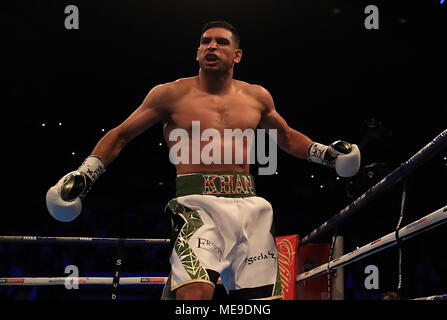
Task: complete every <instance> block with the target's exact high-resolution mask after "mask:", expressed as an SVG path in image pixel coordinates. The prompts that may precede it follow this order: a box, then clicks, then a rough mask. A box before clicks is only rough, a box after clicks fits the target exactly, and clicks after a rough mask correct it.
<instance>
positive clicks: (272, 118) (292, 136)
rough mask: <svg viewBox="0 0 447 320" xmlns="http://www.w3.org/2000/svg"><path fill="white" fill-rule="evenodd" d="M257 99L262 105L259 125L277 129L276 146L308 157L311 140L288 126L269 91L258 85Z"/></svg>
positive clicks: (297, 155)
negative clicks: (262, 109)
mask: <svg viewBox="0 0 447 320" xmlns="http://www.w3.org/2000/svg"><path fill="white" fill-rule="evenodd" d="M257 89H258V93H257V96H258V99H259V101H260V102H261V103H262V104H263V106H264V111H263V113H262V115H261V120H260V122H259V125H260V126H261V128H263V129H277V143H278V146H279V147H280V148H281V149H282V150H284V151H285V152H287V153H289V154H291V155H293V156H295V157H298V158H301V159H308V154H307V152H308V149H309V146H310V145H311V144H312V140H311V139H309V138H308V137H307V136H305V135H304V134H302V133H300V132H298V131H296V130H295V129H293V128H291V127H289V125H288V124H287V122H286V121H285V120H284V118H283V117H281V116H280V115H279V113H278V112H277V111H276V109H275V104H274V102H273V98H272V96H271V95H270V93H269V92H268V91H267V90H266V89H264V88H262V87H258V88H257Z"/></svg>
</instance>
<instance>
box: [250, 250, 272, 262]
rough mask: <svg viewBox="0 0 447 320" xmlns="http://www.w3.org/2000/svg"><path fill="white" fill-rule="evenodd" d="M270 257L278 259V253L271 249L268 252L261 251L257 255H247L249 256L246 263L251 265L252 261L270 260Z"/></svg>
mask: <svg viewBox="0 0 447 320" xmlns="http://www.w3.org/2000/svg"><path fill="white" fill-rule="evenodd" d="M269 259H273V260H276V255H275V253H274V252H273V251H271V250H269V251H268V253H263V252H261V253H260V254H259V255H257V256H252V257H247V258H245V263H247V264H248V265H251V264H252V263H255V262H257V261H261V260H269Z"/></svg>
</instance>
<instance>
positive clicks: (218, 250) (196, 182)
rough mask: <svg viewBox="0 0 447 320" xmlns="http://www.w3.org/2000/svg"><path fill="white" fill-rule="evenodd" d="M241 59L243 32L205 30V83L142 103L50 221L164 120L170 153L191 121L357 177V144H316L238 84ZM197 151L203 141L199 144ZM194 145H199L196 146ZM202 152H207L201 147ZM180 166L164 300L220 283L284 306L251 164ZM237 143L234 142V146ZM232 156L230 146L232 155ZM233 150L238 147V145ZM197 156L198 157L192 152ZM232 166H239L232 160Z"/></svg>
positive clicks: (64, 193) (71, 211)
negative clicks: (270, 143)
mask: <svg viewBox="0 0 447 320" xmlns="http://www.w3.org/2000/svg"><path fill="white" fill-rule="evenodd" d="M241 58H242V50H241V49H240V48H239V35H238V33H237V30H236V29H235V28H234V27H233V26H231V25H230V24H228V23H226V22H223V21H215V22H211V23H208V24H206V25H205V26H204V28H203V30H202V34H201V37H200V46H199V48H198V49H197V58H196V60H197V61H198V63H199V66H200V69H199V74H198V76H196V77H192V78H185V79H179V80H177V81H174V82H170V83H166V84H162V85H158V86H156V87H154V88H153V89H152V90H150V92H149V93H148V95H147V96H146V98H145V99H144V101H143V102H142V104H141V105H140V106H139V107H138V108H137V109H136V110H135V111H134V112H133V113H132V114H131V115H130V116H129V117H128V118H127V119H126V120H125V121H124V122H123V123H121V124H120V125H119V126H117V127H116V128H114V129H112V130H110V131H109V132H108V133H107V134H106V135H105V136H104V137H103V138H102V139H101V140H100V141H99V142H98V143H97V145H96V146H95V148H94V149H93V151H92V153H91V155H90V156H89V157H88V158H87V159H86V160H85V161H84V162H83V164H82V165H81V166H80V167H79V169H78V170H77V171H73V172H70V173H69V174H67V175H65V176H64V177H63V178H62V179H61V180H59V182H58V183H57V184H56V185H55V186H54V187H52V188H50V190H49V191H48V193H47V206H48V209H49V211H50V213H51V214H52V215H53V217H55V218H56V219H58V220H60V221H71V220H73V219H74V218H76V217H77V216H78V215H79V213H80V211H81V208H82V204H81V199H83V198H84V197H85V195H86V194H87V192H88V191H89V189H90V188H91V186H92V184H93V183H94V182H95V180H96V179H97V178H98V177H99V176H100V175H101V174H102V173H103V172H104V171H105V168H106V167H107V166H108V165H109V164H110V163H111V162H112V161H113V160H114V159H115V158H116V157H117V156H118V154H119V153H120V152H121V150H122V149H123V148H124V146H126V145H127V144H128V143H129V142H130V141H131V140H132V139H134V138H135V137H137V136H138V135H139V134H141V133H142V132H144V131H145V130H147V129H148V128H149V127H151V126H152V125H154V124H155V123H157V122H158V121H163V130H164V137H165V140H166V142H167V144H168V146H169V148H172V146H173V145H174V144H175V143H177V141H171V140H172V139H170V133H171V132H172V131H173V130H174V129H179V128H180V129H184V130H186V132H188V133H189V137H191V131H192V123H193V121H199V122H200V131H201V132H203V131H204V130H206V129H215V130H217V131H216V132H219V133H221V137H223V136H224V129H241V130H242V131H244V130H245V129H253V130H254V129H256V128H257V127H258V126H260V127H261V128H263V129H275V130H276V132H277V138H276V139H277V145H278V146H279V147H280V148H281V149H282V150H284V151H285V152H288V153H290V154H292V155H294V156H296V157H298V158H301V159H308V160H310V161H313V162H317V163H321V164H325V165H328V166H332V167H334V168H335V169H336V170H337V173H339V175H342V176H352V175H354V174H356V172H357V171H358V169H359V165H360V153H359V150H358V148H357V146H356V145H350V144H349V143H346V142H344V141H337V142H335V143H333V144H331V146H325V145H322V144H319V143H315V142H313V141H312V140H311V139H309V138H308V137H307V136H305V135H304V134H302V133H300V132H298V131H296V130H294V129H292V128H290V127H289V126H288V125H287V122H286V121H285V120H284V119H283V118H282V117H281V116H280V115H279V114H278V113H277V111H276V110H275V105H274V102H273V99H272V96H271V95H270V93H269V92H268V91H267V90H266V89H264V88H263V87H261V86H259V85H252V84H248V83H246V82H242V81H238V80H234V79H233V68H234V65H235V64H236V63H239V62H240V61H241ZM196 142H197V141H196ZM188 143H189V146H191V145H192V144H194V143H195V142H194V141H192V138H190V141H188ZM198 143H199V145H200V149H201V150H202V149H203V147H204V146H205V145H206V144H207V142H206V141H199V142H198ZM213 143H221V144H220V145H221V146H222V152H221V157H222V161H218V163H208V164H205V163H204V162H203V161H202V160H200V161H199V162H198V163H197V161H192V160H193V157H194V155H193V154H189V160H190V161H183V162H179V163H177V164H176V171H177V190H176V197H175V198H174V199H173V200H171V201H170V202H169V203H168V206H167V211H168V212H169V213H170V215H171V219H172V222H173V237H172V239H171V246H172V251H171V256H170V262H171V274H170V276H169V279H168V282H167V285H166V286H165V289H164V292H163V298H165V299H169V296H170V295H172V296H173V297H175V298H176V299H189V300H195V299H211V298H212V297H213V293H214V287H215V284H216V282H217V280H218V278H219V277H220V278H221V279H222V282H223V284H224V286H225V288H226V290H227V292H229V293H230V294H231V295H232V297H234V298H241V299H279V298H281V297H282V289H281V282H280V278H279V271H278V263H277V251H276V245H275V240H274V237H273V236H272V234H271V233H270V229H271V225H272V220H273V212H272V208H271V205H270V204H269V203H268V202H267V201H266V200H264V199H262V198H260V197H258V196H256V191H255V184H254V180H253V177H252V176H251V175H250V174H249V172H250V165H249V163H248V161H247V157H246V156H247V150H248V148H249V147H250V146H249V145H248V143H245V144H244V145H243V148H244V149H243V151H244V162H243V163H239V164H237V163H236V162H234V161H231V163H228V161H226V162H225V161H224V152H223V150H224V145H225V143H226V142H225V141H224V139H222V141H213ZM232 143H233V142H232ZM227 147H228V146H227ZM230 147H231V148H233V149H234V148H235V146H234V144H233V145H232V146H230ZM189 150H191V148H190V149H189ZM233 160H234V159H233Z"/></svg>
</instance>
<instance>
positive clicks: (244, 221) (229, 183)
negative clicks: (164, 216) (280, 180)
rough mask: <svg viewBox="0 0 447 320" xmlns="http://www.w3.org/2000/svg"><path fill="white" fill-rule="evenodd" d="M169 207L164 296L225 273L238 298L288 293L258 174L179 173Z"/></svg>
mask: <svg viewBox="0 0 447 320" xmlns="http://www.w3.org/2000/svg"><path fill="white" fill-rule="evenodd" d="M176 183H177V194H176V198H174V199H172V200H171V201H169V203H168V205H167V206H166V211H167V212H168V213H169V214H170V216H171V219H172V224H173V236H172V239H171V246H172V251H171V256H170V262H171V274H170V276H169V278H168V281H167V283H166V286H165V288H164V290H163V296H162V299H169V298H170V297H172V296H173V293H174V290H175V289H177V288H179V287H181V286H183V285H186V284H188V283H192V282H204V283H209V284H211V285H213V286H215V284H216V283H217V281H218V279H219V277H220V278H221V280H222V283H223V285H224V287H225V289H226V291H227V292H228V293H229V295H230V297H232V298H234V299H279V298H281V297H282V289H281V281H280V277H279V270H278V261H277V260H278V253H277V249H276V244H275V239H274V237H273V235H272V233H271V227H272V222H273V210H272V206H271V205H270V203H269V202H268V201H266V200H265V199H263V198H261V197H258V196H256V191H255V184H254V180H253V176H251V175H250V174H245V173H200V174H185V175H180V176H178V177H177V182H176Z"/></svg>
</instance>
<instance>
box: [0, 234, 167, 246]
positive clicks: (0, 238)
mask: <svg viewBox="0 0 447 320" xmlns="http://www.w3.org/2000/svg"><path fill="white" fill-rule="evenodd" d="M19 241H23V242H34V243H60V242H62V243H84V244H85V243H90V244H110V245H116V244H126V245H146V244H169V242H170V240H169V239H133V238H89V237H40V236H0V242H19Z"/></svg>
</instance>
